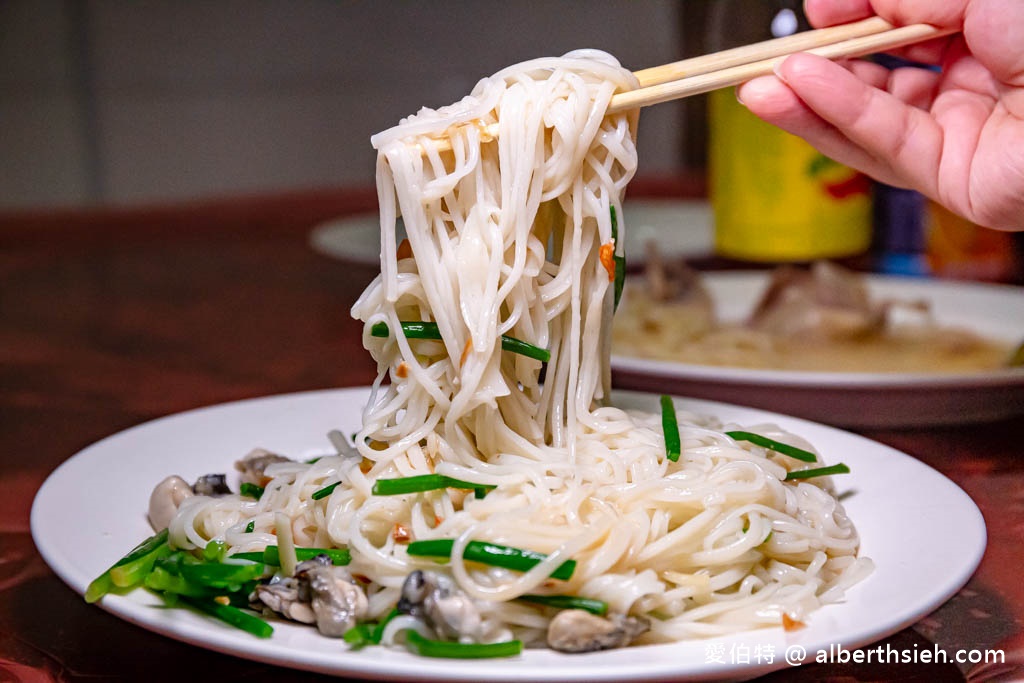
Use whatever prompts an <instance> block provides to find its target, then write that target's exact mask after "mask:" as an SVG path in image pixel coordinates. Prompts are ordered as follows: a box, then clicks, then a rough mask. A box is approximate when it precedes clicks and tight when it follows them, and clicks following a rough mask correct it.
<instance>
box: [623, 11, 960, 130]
mask: <svg viewBox="0 0 1024 683" xmlns="http://www.w3.org/2000/svg"><path fill="white" fill-rule="evenodd" d="M836 28H845V27H836ZM828 30H829V29H819V31H807V32H805V33H806V34H808V35H809V34H813V33H820V32H822V31H828ZM952 33H956V29H953V28H947V29H940V28H936V27H935V26H931V25H929V24H909V25H907V26H901V27H899V28H892V29H889V30H882V31H880V32H875V33H868V34H862V35H859V36H857V37H854V38H848V39H845V40H840V41H838V42H828V43H825V44H820V45H819V46H818V47H813V48H799V49H796V50H793V51H792V52H809V53H811V54H816V55H819V56H821V57H825V58H826V59H843V58H848V57H863V56H864V55H869V54H872V53H875V52H884V51H887V50H894V49H896V48H898V47H904V46H906V45H911V44H913V43H918V42H921V41H923V40H928V39H931V38H939V37H941V36H948V35H950V34H952ZM799 35H803V34H794V35H793V36H788V37H790V38H795V37H796V36H799ZM825 39H826V40H828V38H827V36H826V38H825ZM779 40H784V39H778V38H777V39H776V41H779ZM768 42H769V43H773V42H775V41H768ZM747 48H751V50H750V52H751V54H758V53H763V52H764V51H765V49H766V48H765V44H764V43H756V44H754V45H750V46H746V47H745V48H736V49H735V50H730V51H729V52H733V53H735V54H733V55H731V56H729V57H728V60H732V61H733V63H734V64H736V65H735V66H729V67H725V68H718V66H716V65H717V64H718V63H719V62H720V61H721V57H720V55H721V53H714V54H710V55H706V56H705V57H696V58H694V59H692V60H685V62H677V63H676V64H675V65H671V64H670V65H666V67H654V69H647V70H645V72H648V73H647V77H648V78H650V72H652V71H654V70H655V69H661V68H666V69H671V68H677V67H678V65H679V64H686V62H688V63H689V64H688V66H686V67H685V68H687V69H694V70H695V71H696V72H699V73H698V74H697V75H692V76H689V77H683V78H679V79H678V80H670V81H666V82H659V83H655V84H654V85H649V86H647V87H641V88H637V89H636V90H630V91H629V92H623V93H619V94H617V95H615V96H614V97H612V99H611V103H610V105H609V107H608V113H609V114H616V113H620V112H624V111H628V110H630V109H636V108H637V107H647V106H650V105H652V104H659V103H661V102H668V101H669V100H677V99H681V98H683V97H690V96H692V95H699V94H701V93H706V92H711V91H712V90H718V89H719V88H727V87H729V86H734V85H739V84H740V83H745V82H746V81H749V80H750V79H752V78H756V77H758V76H767V75H769V74H771V73H772V72H773V70H774V68H775V65H776V64H778V63H779V62H780V61H781V60H782V59H783V58H785V57H787V56H789V55H790V54H792V52H790V51H783V52H778V53H776V54H773V56H771V57H768V58H761V59H756V60H755V61H750V62H746V63H744V62H739V63H736V60H738V59H740V55H739V54H738V53H739V51H742V50H745V49H747ZM774 49H776V48H769V49H768V51H769V52H771V51H773V50H774ZM709 63H711V64H714V65H712V66H708V64H709ZM695 65H696V66H695ZM641 73H643V72H641Z"/></svg>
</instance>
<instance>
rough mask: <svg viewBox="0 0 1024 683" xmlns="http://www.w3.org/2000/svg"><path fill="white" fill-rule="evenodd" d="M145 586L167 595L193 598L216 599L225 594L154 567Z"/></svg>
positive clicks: (162, 568)
mask: <svg viewBox="0 0 1024 683" xmlns="http://www.w3.org/2000/svg"><path fill="white" fill-rule="evenodd" d="M144 585H145V586H146V588H149V589H150V590H153V591H157V592H159V593H163V594H165V595H188V596H191V597H193V598H214V597H216V596H217V595H219V594H221V593H223V591H221V590H220V589H217V588H212V587H209V586H200V585H199V584H195V583H192V582H191V581H189V580H187V579H186V578H185V577H183V576H179V575H177V574H174V573H172V572H171V571H169V570H167V569H165V568H164V567H153V571H151V572H150V573H149V575H147V576H146V580H145V581H144Z"/></svg>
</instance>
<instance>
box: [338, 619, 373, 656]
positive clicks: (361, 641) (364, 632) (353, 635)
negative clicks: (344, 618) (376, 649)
mask: <svg viewBox="0 0 1024 683" xmlns="http://www.w3.org/2000/svg"><path fill="white" fill-rule="evenodd" d="M374 628H375V625H374V623H373V622H371V621H366V622H363V623H361V624H356V625H355V626H353V627H352V628H350V629H349V630H347V631H345V633H343V634H342V636H341V638H342V640H344V641H345V642H346V643H348V644H349V646H350V647H352V649H353V650H358V649H360V648H363V647H366V646H367V645H377V643H375V642H373V631H374Z"/></svg>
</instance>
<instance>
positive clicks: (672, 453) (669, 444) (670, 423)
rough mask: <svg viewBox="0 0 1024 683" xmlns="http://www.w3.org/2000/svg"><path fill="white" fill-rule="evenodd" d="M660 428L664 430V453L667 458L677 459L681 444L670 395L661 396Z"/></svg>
mask: <svg viewBox="0 0 1024 683" xmlns="http://www.w3.org/2000/svg"><path fill="white" fill-rule="evenodd" d="M661 429H662V431H664V432H665V455H666V457H668V459H669V460H671V461H673V462H675V461H676V460H679V454H680V453H681V452H682V446H681V445H680V441H679V420H678V419H677V418H676V406H675V404H674V403H673V402H672V397H671V396H662V397H661Z"/></svg>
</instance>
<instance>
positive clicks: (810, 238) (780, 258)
mask: <svg viewBox="0 0 1024 683" xmlns="http://www.w3.org/2000/svg"><path fill="white" fill-rule="evenodd" d="M799 6H800V5H799V2H796V1H794V0H780V1H778V2H761V1H760V0H758V1H756V2H722V3H720V4H717V9H718V10H719V11H720V12H722V16H723V18H726V17H731V22H730V23H728V24H727V23H725V22H723V23H722V24H721V25H719V26H718V27H717V29H716V27H715V26H714V23H713V26H712V28H713V29H716V31H717V33H718V35H719V36H720V38H719V40H718V41H717V44H716V46H715V49H725V48H729V47H734V46H735V44H741V43H745V42H746V43H749V42H756V41H758V40H767V39H768V38H772V37H779V36H781V35H787V34H788V33H792V32H794V31H796V30H797V29H798V28H801V29H802V28H805V25H799V24H800V23H802V17H801V16H800V15H799V11H800V10H799ZM737 17H742V20H741V21H739V22H738V24H737V22H736V18H737ZM714 18H715V15H712V19H713V21H714ZM713 35H714V31H713ZM722 36H728V37H727V38H722ZM708 113H709V158H708V163H709V194H710V198H711V204H712V209H713V213H714V220H715V248H716V252H717V253H718V255H720V256H724V257H726V258H732V259H739V260H744V261H759V262H787V261H812V260H815V259H822V258H844V257H851V256H856V255H858V254H861V253H864V252H866V251H867V250H868V248H869V247H870V244H871V193H870V189H871V183H870V181H869V179H868V178H867V177H866V176H864V175H862V174H860V173H858V172H857V171H854V170H852V169H850V168H848V167H845V166H842V165H840V164H838V163H836V162H834V161H832V160H831V159H829V158H827V157H825V156H824V155H822V154H821V153H820V152H818V151H817V150H816V149H814V148H813V147H811V145H810V144H808V143H807V142H805V141H804V140H803V139H801V138H798V137H796V136H794V135H790V134H789V133H786V132H785V131H782V130H781V129H779V128H776V127H775V126H772V125H770V124H768V123H765V122H764V121H762V120H761V119H759V118H757V117H756V116H754V115H753V114H751V113H750V111H748V110H747V109H746V107H744V106H743V105H742V104H740V103H739V102H738V101H737V100H736V94H735V91H734V90H733V89H731V88H730V89H725V90H719V91H716V92H713V93H711V95H710V98H709V112H708Z"/></svg>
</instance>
